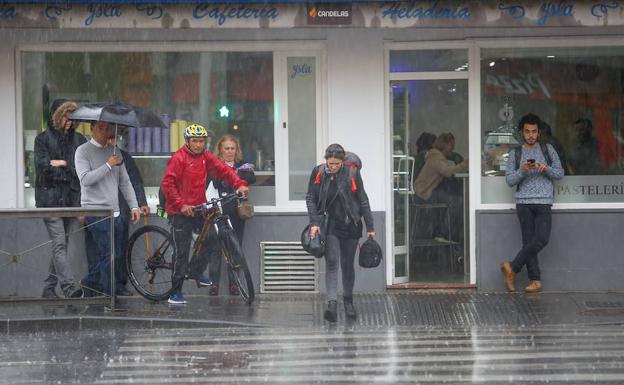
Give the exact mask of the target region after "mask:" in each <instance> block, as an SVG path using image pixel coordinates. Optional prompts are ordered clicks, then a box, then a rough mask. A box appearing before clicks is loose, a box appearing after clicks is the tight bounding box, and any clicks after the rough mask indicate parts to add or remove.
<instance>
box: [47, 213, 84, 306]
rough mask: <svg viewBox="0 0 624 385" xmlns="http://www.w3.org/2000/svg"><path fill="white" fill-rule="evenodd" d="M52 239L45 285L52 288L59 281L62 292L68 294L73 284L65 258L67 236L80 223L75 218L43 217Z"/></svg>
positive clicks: (72, 277) (67, 242)
mask: <svg viewBox="0 0 624 385" xmlns="http://www.w3.org/2000/svg"><path fill="white" fill-rule="evenodd" d="M43 223H45V225H46V228H47V229H48V235H49V236H50V240H51V241H52V259H51V260H50V269H49V272H50V274H49V275H48V278H46V279H45V281H44V282H45V287H51V288H54V287H55V286H56V284H57V283H59V282H60V284H61V289H62V290H63V293H65V294H68V291H71V289H72V287H73V286H74V276H73V274H72V271H71V268H70V267H69V261H68V259H67V246H68V244H69V236H70V234H71V233H73V232H74V231H76V230H77V229H78V227H79V226H80V223H79V222H78V220H77V219H76V218H58V217H52V218H43Z"/></svg>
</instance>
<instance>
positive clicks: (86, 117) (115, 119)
mask: <svg viewBox="0 0 624 385" xmlns="http://www.w3.org/2000/svg"><path fill="white" fill-rule="evenodd" d="M70 119H72V120H78V121H86V122H97V121H103V122H108V123H112V124H114V125H115V138H117V130H118V126H119V125H122V126H127V127H156V126H158V127H162V128H166V125H165V123H164V122H163V121H162V119H160V117H159V116H158V115H156V114H155V113H153V112H152V111H150V110H146V109H144V108H141V107H135V106H132V105H130V104H125V103H88V104H83V105H81V106H80V107H78V109H76V111H74V113H73V114H72V115H71V116H70ZM114 153H115V150H114V149H113V154H114Z"/></svg>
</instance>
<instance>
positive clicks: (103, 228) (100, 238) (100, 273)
mask: <svg viewBox="0 0 624 385" xmlns="http://www.w3.org/2000/svg"><path fill="white" fill-rule="evenodd" d="M98 221H99V222H98ZM85 225H86V226H88V231H89V232H90V234H88V235H87V237H90V239H87V263H88V265H89V272H88V274H87V277H86V278H84V279H83V280H82V283H83V285H84V286H87V287H89V288H95V289H99V290H102V292H104V293H106V294H111V276H110V241H111V238H110V237H111V234H110V218H106V219H103V218H101V217H86V218H85ZM114 226H115V234H114V237H115V250H114V253H115V286H116V287H121V286H120V285H122V281H123V277H124V267H123V245H122V244H121V239H122V234H121V231H122V225H121V219H120V218H119V217H117V218H114ZM93 246H95V247H93Z"/></svg>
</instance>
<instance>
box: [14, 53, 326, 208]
mask: <svg viewBox="0 0 624 385" xmlns="http://www.w3.org/2000/svg"><path fill="white" fill-rule="evenodd" d="M326 51H327V48H326V44H325V42H317V41H288V42H276V41H271V42H267V41H254V42H249V41H246V42H193V41H182V42H167V41H160V42H122V43H121V44H120V43H114V42H100V43H98V45H97V46H94V45H93V44H91V43H86V42H62V43H56V42H51V43H45V44H22V45H18V46H17V47H16V49H15V75H16V76H15V87H16V88H15V109H16V128H17V132H16V141H17V143H16V149H17V151H16V155H17V159H16V164H17V170H16V172H17V181H16V182H17V185H16V189H17V204H18V207H24V202H25V193H24V179H25V178H24V172H25V164H24V122H23V102H22V98H23V93H22V86H23V74H22V53H25V52H41V53H45V52H115V53H124V52H182V53H183V52H189V53H198V52H271V53H272V54H273V85H274V87H273V95H274V96H273V101H274V127H273V128H274V129H273V135H274V137H273V140H274V145H275V149H276V151H275V205H274V206H270V205H262V206H256V211H257V212H260V213H261V212H306V211H307V209H306V205H305V201H304V200H289V199H288V198H289V191H288V189H289V185H288V178H289V165H288V154H287V152H286V156H285V158H284V159H285V162H284V159H282V157H280V155H278V154H279V152H278V150H277V149H278V148H288V147H287V146H288V135H287V132H288V131H287V129H286V131H284V128H283V123H284V122H288V120H287V117H288V115H287V111H285V110H286V108H285V107H286V106H287V104H286V103H287V90H286V89H285V87H286V86H287V83H286V76H287V68H286V62H285V61H286V58H287V57H288V56H314V57H316V59H317V70H316V86H317V93H316V117H317V121H316V138H317V142H316V143H317V144H316V149H315V151H316V154H317V158H316V159H317V162H319V161H320V160H321V158H322V157H321V155H320V151H321V149H323V148H324V144H325V142H326V138H327V137H328V133H327V127H328V124H327V114H326V111H327V107H326V106H327V87H326V86H325V85H326V84H327V83H326V76H327V75H326V72H327V71H326V68H327V59H326V56H327V55H326ZM280 60H282V61H283V63H281V62H280ZM284 71H286V72H284ZM278 106H279V108H278ZM284 133H286V135H285V134H284ZM284 146H285V147H284ZM278 159H279V160H280V161H279V162H278Z"/></svg>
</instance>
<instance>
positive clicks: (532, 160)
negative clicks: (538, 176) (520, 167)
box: [527, 159, 535, 164]
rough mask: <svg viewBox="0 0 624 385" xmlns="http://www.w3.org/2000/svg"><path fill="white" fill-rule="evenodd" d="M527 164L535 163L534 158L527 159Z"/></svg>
mask: <svg viewBox="0 0 624 385" xmlns="http://www.w3.org/2000/svg"><path fill="white" fill-rule="evenodd" d="M527 163H528V164H535V159H527Z"/></svg>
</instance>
